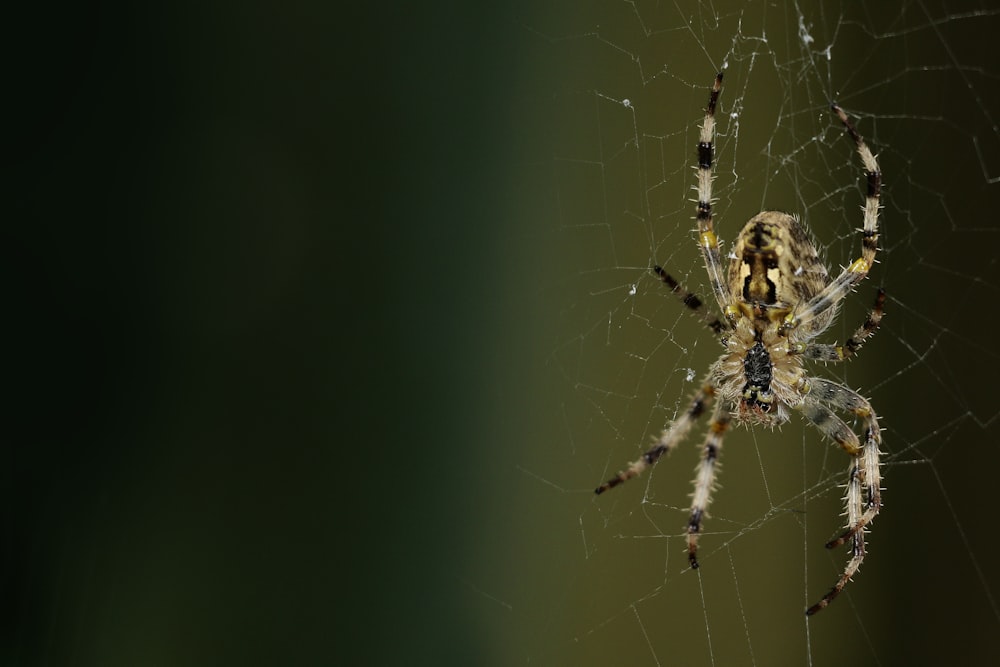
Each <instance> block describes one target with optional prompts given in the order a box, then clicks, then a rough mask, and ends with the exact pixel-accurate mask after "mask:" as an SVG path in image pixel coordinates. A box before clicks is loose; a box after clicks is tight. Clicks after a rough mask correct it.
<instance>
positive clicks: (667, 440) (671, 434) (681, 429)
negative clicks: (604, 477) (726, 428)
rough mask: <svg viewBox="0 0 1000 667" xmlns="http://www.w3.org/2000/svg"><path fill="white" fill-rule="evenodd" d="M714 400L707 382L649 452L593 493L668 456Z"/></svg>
mask: <svg viewBox="0 0 1000 667" xmlns="http://www.w3.org/2000/svg"><path fill="white" fill-rule="evenodd" d="M714 399H715V388H714V387H713V386H712V385H711V384H710V383H708V382H706V383H705V384H703V385H702V387H701V389H699V390H698V392H697V393H696V394H695V395H694V398H693V399H692V400H691V405H689V406H688V409H687V412H685V413H684V414H683V415H681V416H680V417H678V418H677V419H675V420H674V422H673V423H672V424H671V425H670V427H669V428H667V429H666V430H664V431H663V434H662V435H660V437H659V439H658V440H657V441H656V444H654V445H653V446H652V447H651V448H650V449H649V451H647V452H646V453H645V454H643V455H642V456H640V457H639V458H638V459H636V460H635V461H633V462H632V463H630V464H629V466H628V467H627V468H626V469H625V470H621V471H619V472H618V474H617V475H615V476H614V477H612V478H611V479H609V480H608V481H606V482H605V483H604V484H601V485H600V486H599V487H597V489H595V490H594V493H596V494H597V495H600V494H602V493H604V492H605V491H607V490H608V489H613V488H615V487H616V486H618V485H619V484H621V483H622V482H627V481H628V480H630V479H632V478H633V477H637V476H638V475H640V474H641V473H642V471H643V470H645V469H646V468H648V467H650V466H652V465H653V464H655V463H656V462H657V461H658V460H659V459H660V457H661V456H663V455H664V454H669V453H670V450H672V449H673V448H674V447H675V446H676V445H677V443H678V442H680V441H681V440H683V439H684V436H685V435H687V432H688V431H690V430H691V425H692V424H694V422H695V420H696V419H698V417H700V416H701V415H702V414H704V413H705V408H706V407H708V406H709V405H711V404H712V401H713V400H714Z"/></svg>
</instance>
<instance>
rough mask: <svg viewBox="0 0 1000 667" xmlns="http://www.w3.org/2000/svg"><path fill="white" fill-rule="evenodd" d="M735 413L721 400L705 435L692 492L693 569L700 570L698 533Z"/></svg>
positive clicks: (690, 553) (690, 554)
mask: <svg viewBox="0 0 1000 667" xmlns="http://www.w3.org/2000/svg"><path fill="white" fill-rule="evenodd" d="M731 413H732V406H731V405H726V404H724V403H721V402H720V403H718V404H716V406H715V410H714V411H713V412H712V421H711V422H710V423H709V425H708V433H707V434H706V435H705V444H704V446H703V447H702V451H701V460H700V461H699V462H698V467H697V468H696V472H695V477H694V492H693V493H692V494H691V518H690V519H688V525H687V544H688V562H689V563H691V567H692V568H693V569H698V557H697V554H698V536H699V534H700V533H701V521H702V519H704V518H705V517H707V516H708V506H709V504H711V502H712V491H713V489H714V488H715V476H716V474H717V472H718V468H719V454H720V452H721V451H722V439H723V437H724V436H725V434H726V431H727V430H729V421H730V419H731V417H730V415H731Z"/></svg>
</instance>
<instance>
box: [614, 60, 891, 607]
mask: <svg viewBox="0 0 1000 667" xmlns="http://www.w3.org/2000/svg"><path fill="white" fill-rule="evenodd" d="M721 90H722V73H721V72H720V73H719V74H718V75H716V77H715V83H714V85H713V86H712V89H711V93H710V95H709V99H708V107H707V108H706V109H705V122H704V124H703V125H702V126H701V135H700V138H699V141H698V167H697V169H698V186H697V188H696V189H697V191H698V208H697V220H698V246H699V247H700V248H701V252H702V254H703V255H704V258H705V268H706V270H707V271H708V279H709V281H710V282H711V284H712V291H713V292H714V293H715V299H716V301H717V302H718V304H719V308H720V309H721V310H722V318H721V319H719V318H716V317H713V316H711V315H709V314H707V313H705V312H704V311H702V310H701V306H702V302H701V300H700V299H699V298H698V297H697V296H696V295H694V294H692V293H691V292H689V291H687V290H686V289H684V288H683V287H682V286H681V285H679V284H678V283H677V281H675V280H674V279H673V278H671V277H670V276H669V275H668V274H667V273H666V272H665V271H664V270H663V269H662V268H660V267H659V266H656V267H654V271H655V272H656V275H657V276H659V278H660V280H661V281H663V283H664V284H665V285H667V286H668V287H669V288H670V289H671V290H672V291H673V292H674V293H675V294H676V295H677V296H678V297H679V298H680V299H681V300H682V301H683V302H684V304H685V305H686V306H687V307H688V308H690V309H691V310H693V311H695V312H697V313H699V314H700V315H701V318H702V320H703V321H704V322H705V324H706V325H708V326H709V327H710V328H711V329H712V331H714V332H715V333H716V334H717V335H718V336H719V337H720V340H721V342H722V345H723V347H724V348H725V352H723V354H722V356H721V357H719V359H718V360H716V361H715V363H713V364H712V366H711V367H710V368H709V371H708V375H707V376H706V378H705V380H704V382H703V384H702V387H701V389H699V390H698V392H697V393H695V395H694V399H693V400H692V401H691V404H690V406H689V407H688V409H687V412H685V413H684V414H683V415H681V416H680V417H678V418H677V419H676V420H675V421H674V422H673V423H672V424H670V426H669V428H667V429H666V430H665V431H663V434H662V435H661V436H660V438H659V439H658V440H657V441H656V443H655V445H654V446H653V447H652V448H651V449H650V450H649V451H647V452H646V453H645V454H643V455H642V456H641V457H640V458H639V459H638V460H637V461H635V462H634V463H632V464H631V465H629V467H628V468H626V469H625V470H623V471H622V472H619V473H618V474H617V475H616V476H615V477H613V478H612V479H610V480H608V481H607V482H605V483H604V484H602V485H601V486H600V487H598V488H597V493H598V494H600V493H603V492H605V491H607V490H608V489H611V488H613V487H615V486H618V485H619V484H621V483H622V482H624V481H626V480H629V479H631V478H633V477H635V476H636V475H638V474H640V473H641V472H642V471H643V470H644V469H646V468H648V467H649V466H651V465H653V464H654V463H656V462H657V461H658V460H659V459H660V457H661V456H663V455H664V454H667V453H669V452H670V450H671V449H673V448H674V446H675V445H677V443H678V442H680V441H681V440H682V439H683V438H684V436H685V435H687V433H688V431H689V430H690V428H691V426H692V424H693V423H694V421H695V420H696V419H697V418H698V417H700V416H701V415H702V414H704V412H705V411H706V410H707V409H708V408H709V406H711V405H712V403H713V402H714V403H715V407H714V408H713V410H712V416H711V421H710V422H709V427H708V434H707V435H706V437H705V443H704V447H703V449H702V454H701V461H700V462H699V464H698V467H697V472H696V476H695V479H694V492H693V493H692V494H691V498H692V501H691V516H690V518H689V520H688V523H687V548H688V560H689V562H690V563H691V567H692V568H697V567H698V560H697V550H698V535H699V533H700V532H701V527H702V520H703V519H704V518H705V517H707V516H708V506H709V503H710V502H711V494H712V490H713V487H714V485H715V474H716V465H717V461H718V458H719V453H720V450H721V449H722V439H723V436H724V435H725V433H726V431H727V430H728V429H729V426H730V424H731V423H732V422H735V423H737V424H747V425H755V424H760V425H764V426H770V427H774V426H778V425H780V424H783V423H784V422H786V421H787V420H788V418H789V411H790V410H796V411H798V412H799V413H801V414H802V416H803V417H804V418H805V419H806V420H807V421H809V422H811V423H812V424H813V425H814V426H815V427H816V428H817V429H819V430H820V432H821V433H822V434H823V435H825V436H826V437H827V438H829V439H831V440H833V441H834V442H836V443H837V444H838V445H840V447H841V448H842V449H843V450H844V451H845V452H847V454H848V455H849V456H850V457H851V463H850V467H849V469H848V476H847V487H846V488H847V491H846V493H845V497H844V501H845V503H846V505H847V513H846V515H847V528H846V530H845V531H844V532H843V533H842V534H840V535H839V536H838V537H836V538H835V539H833V540H830V541H829V542H828V543H827V544H826V546H827V548H828V549H832V548H834V547H838V546H840V545H842V544H847V543H849V545H850V559H849V560H848V562H847V566H846V567H845V569H844V572H843V574H841V576H840V578H839V579H838V580H837V583H836V584H834V586H833V588H831V589H830V591H829V592H828V593H827V594H826V595H824V596H823V598H822V599H820V601H819V602H817V603H816V604H814V605H813V606H811V607H809V609H808V610H806V614H807V615H809V616H811V615H813V614H815V613H816V612H818V611H820V610H821V609H823V608H824V607H826V606H827V605H828V604H830V602H831V601H832V600H833V599H834V598H835V597H837V595H838V594H839V593H840V591H841V590H843V588H844V586H846V585H847V582H848V581H850V579H851V577H853V576H854V574H855V572H857V571H858V568H859V567H860V566H861V563H862V562H863V561H864V559H865V531H866V530H867V528H868V525H869V524H870V523H871V522H872V521H873V520H874V519H875V516H876V515H877V514H878V512H879V509H880V508H881V507H882V494H881V482H880V477H879V455H880V452H879V446H880V444H881V442H882V436H881V432H880V430H879V425H878V417H877V416H876V415H875V412H874V411H873V410H872V406H871V404H870V403H869V402H868V400H867V399H865V398H863V397H862V396H860V395H859V394H858V393H856V392H855V391H853V390H851V389H849V388H847V387H845V386H843V385H841V384H837V383H836V382H833V381H831V380H825V379H822V378H814V377H810V376H809V375H808V374H807V373H806V370H805V367H804V362H805V361H806V360H807V359H808V360H813V361H823V362H838V361H845V360H847V359H850V358H851V357H853V356H854V355H855V353H856V352H857V351H858V348H860V347H861V345H862V344H863V343H864V342H865V341H866V340H868V339H869V338H870V337H871V336H872V335H873V334H874V333H875V330H876V329H878V326H879V322H880V321H881V319H882V308H883V305H884V304H885V292H884V291H882V290H881V289H880V290H878V295H877V296H876V299H875V305H874V307H873V308H872V310H871V311H870V312H869V313H868V317H867V319H866V320H865V322H864V324H862V325H861V326H860V327H859V328H858V329H857V330H856V331H855V332H854V335H852V336H851V337H850V338H848V339H847V341H846V342H845V343H844V344H843V345H833V344H826V343H815V342H813V339H814V338H816V337H817V336H818V335H819V334H821V333H823V332H824V331H826V330H827V328H829V326H830V325H831V323H832V322H833V320H834V318H835V317H836V314H837V308H838V306H839V304H840V302H841V300H842V299H843V298H844V297H845V296H847V293H848V292H850V291H851V289H852V288H854V286H855V285H857V284H858V283H860V282H861V281H862V280H864V278H865V277H866V276H867V275H868V272H869V271H870V270H871V268H872V265H873V264H874V262H875V253H876V250H877V248H878V213H879V196H880V190H881V184H882V174H881V172H880V171H879V166H878V162H877V161H876V159H875V156H874V155H872V152H871V150H869V148H868V146H867V145H866V144H865V141H864V139H862V138H861V135H859V134H858V132H857V130H856V129H855V128H854V125H853V124H852V123H851V121H850V120H848V118H847V114H845V113H844V111H843V110H842V109H841V108H840V107H839V106H838V105H837V104H833V105H831V109H832V110H833V112H834V113H835V114H836V115H837V117H838V118H839V119H840V122H841V123H843V125H844V128H845V129H846V130H847V134H848V135H850V137H851V139H852V140H853V141H854V145H855V147H856V149H857V153H858V155H859V156H860V158H861V162H862V165H863V167H864V171H865V175H866V177H867V181H868V191H867V195H866V197H865V205H864V225H863V228H862V239H861V248H862V252H861V257H860V258H859V259H857V260H855V261H854V262H852V263H851V264H850V265H849V266H848V267H846V268H845V269H843V271H841V273H840V275H839V276H837V277H836V278H834V279H833V280H830V277H829V275H828V273H827V270H826V267H825V266H824V265H823V262H822V260H820V258H819V255H818V253H817V252H816V248H815V246H814V245H813V242H812V241H811V240H810V238H809V236H808V234H807V233H806V231H805V229H804V228H803V227H802V225H801V224H800V223H799V221H798V220H797V219H796V218H795V217H793V216H791V215H789V214H787V213H780V212H776V211H764V212H762V213H758V214H757V215H755V216H754V217H753V218H751V219H750V221H749V222H747V223H746V225H744V227H743V229H742V230H741V231H740V233H739V236H738V238H737V240H736V243H735V245H734V246H733V249H732V252H731V254H730V255H729V257H730V258H731V259H730V262H729V270H728V275H726V274H725V273H724V269H723V265H722V254H721V251H720V249H719V241H718V239H717V238H716V236H715V231H714V229H713V226H712V178H713V171H712V161H713V157H714V148H713V139H714V135H715V107H716V104H717V102H718V99H719V92H720V91H721ZM835 410H840V411H841V412H843V413H846V414H847V415H849V416H851V417H853V418H855V419H858V420H859V421H860V422H861V425H862V426H863V428H864V433H863V435H862V437H860V438H859V437H858V435H857V434H856V433H854V431H853V430H852V429H851V428H850V427H849V426H848V425H847V423H845V422H844V420H843V419H841V418H840V417H838V416H837V415H836V414H834V411H835Z"/></svg>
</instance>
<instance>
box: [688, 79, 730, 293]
mask: <svg viewBox="0 0 1000 667" xmlns="http://www.w3.org/2000/svg"><path fill="white" fill-rule="evenodd" d="M721 91H722V72H719V73H718V74H716V75H715V83H714V84H712V90H711V92H710V93H709V96H708V106H707V107H705V121H704V122H703V123H702V126H701V134H700V135H699V138H698V186H697V188H696V189H697V191H698V209H697V210H698V212H697V215H696V217H697V220H698V247H699V248H701V254H702V255H703V256H704V258H705V269H706V270H707V271H708V279H709V281H710V282H711V283H712V292H713V293H714V294H715V300H716V301H718V302H719V308H720V310H722V312H726V307H727V306H728V305H729V304H730V302H731V301H732V295H731V294H730V292H729V283H728V281H727V280H726V271H725V267H724V266H723V265H722V253H721V251H720V250H719V239H718V237H717V236H716V235H715V228H714V227H713V225H712V178H713V176H714V172H713V170H712V162H713V160H714V158H715V143H714V142H715V107H716V105H717V104H718V103H719V93H720V92H721Z"/></svg>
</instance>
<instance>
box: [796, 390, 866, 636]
mask: <svg viewBox="0 0 1000 667" xmlns="http://www.w3.org/2000/svg"><path fill="white" fill-rule="evenodd" d="M827 405H830V406H833V407H834V408H837V409H840V410H843V411H845V412H850V413H852V414H853V415H854V416H855V417H857V418H858V419H859V420H861V422H862V424H863V425H864V436H863V439H862V440H863V441H861V440H859V439H858V436H857V435H856V434H855V433H854V432H853V431H852V430H851V429H850V428H849V427H848V426H847V424H846V423H845V422H844V421H843V420H842V419H840V418H839V417H837V416H836V415H835V414H833V411H832V410H831V409H830V408H828V407H826V406H827ZM800 409H801V410H802V413H803V415H804V416H805V417H806V418H807V419H808V420H809V421H811V422H812V423H813V424H814V425H815V426H816V427H817V428H818V429H819V430H820V431H822V432H823V433H824V434H825V435H826V436H828V437H829V438H831V439H832V440H834V441H835V442H837V444H839V445H840V446H841V448H843V449H844V451H846V452H847V453H848V454H850V455H851V456H852V459H851V463H850V467H849V468H848V478H847V488H846V491H845V493H844V502H845V504H846V506H847V530H845V531H844V532H843V533H841V534H840V535H839V536H838V537H836V538H834V539H832V540H830V541H829V542H827V544H826V547H827V548H828V549H833V548H836V547H839V546H840V545H842V544H846V543H847V542H850V544H851V547H850V553H851V557H850V559H848V561H847V565H846V567H845V568H844V572H843V574H841V575H840V578H839V579H838V580H837V583H835V584H834V585H833V588H831V589H830V591H829V592H828V593H827V594H826V595H824V596H823V597H822V599H820V601H819V602H817V603H816V604H814V605H813V606H811V607H809V609H807V610H806V615H807V616H812V615H813V614H815V613H816V612H818V611H820V610H822V609H824V608H825V607H826V606H827V605H829V604H830V602H832V601H833V599H834V598H835V597H837V596H838V595H839V594H840V592H841V591H842V590H843V589H844V587H845V586H846V585H847V582H848V581H850V580H851V578H852V577H853V576H854V575H855V573H856V572H857V571H858V568H860V567H861V563H863V562H864V560H865V555H866V546H865V530H866V529H867V527H868V526H869V525H870V524H871V523H872V521H874V520H875V517H876V516H877V515H878V513H879V510H881V508H882V481H881V474H880V471H879V465H880V458H879V457H880V454H881V453H880V452H879V446H880V445H881V443H882V435H881V431H880V429H879V425H878V418H877V416H876V415H875V412H874V411H873V410H872V406H871V403H869V402H868V400H867V399H865V398H864V397H862V396H861V395H859V394H858V393H857V392H855V391H853V390H851V389H848V388H847V387H844V386H842V385H839V384H837V383H836V382H832V381H830V380H824V379H821V378H813V379H811V380H810V391H809V394H808V395H807V397H806V400H805V401H803V404H802V407H801V408H800Z"/></svg>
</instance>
